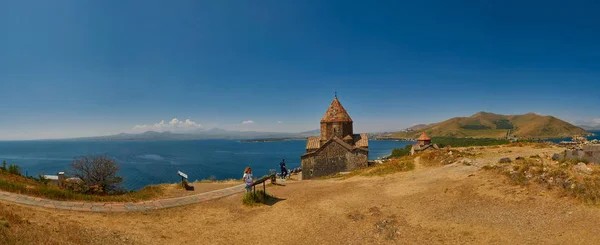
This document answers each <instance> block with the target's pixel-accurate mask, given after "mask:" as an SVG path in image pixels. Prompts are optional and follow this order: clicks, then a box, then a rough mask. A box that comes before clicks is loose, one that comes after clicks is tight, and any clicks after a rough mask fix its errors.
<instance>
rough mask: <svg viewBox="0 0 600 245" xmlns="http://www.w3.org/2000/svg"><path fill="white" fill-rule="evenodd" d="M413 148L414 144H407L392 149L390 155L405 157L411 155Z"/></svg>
mask: <svg viewBox="0 0 600 245" xmlns="http://www.w3.org/2000/svg"><path fill="white" fill-rule="evenodd" d="M411 148H412V145H407V146H405V147H404V148H394V149H393V150H392V155H390V157H392V158H399V157H403V156H408V155H410V150H411Z"/></svg>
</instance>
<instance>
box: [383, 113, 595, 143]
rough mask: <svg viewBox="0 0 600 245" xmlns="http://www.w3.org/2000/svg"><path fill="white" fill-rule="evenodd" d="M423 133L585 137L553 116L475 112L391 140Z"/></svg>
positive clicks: (486, 136) (474, 136) (477, 136)
mask: <svg viewBox="0 0 600 245" xmlns="http://www.w3.org/2000/svg"><path fill="white" fill-rule="evenodd" d="M423 132H427V134H429V135H430V136H432V137H434V136H446V137H462V138H465V137H472V138H503V137H506V136H507V134H510V135H511V136H515V137H518V138H562V137H571V136H573V135H585V134H587V132H586V130H585V129H583V128H581V127H577V126H574V125H572V124H570V123H568V122H565V121H563V120H560V119H558V118H556V117H553V116H541V115H537V114H535V113H527V114H523V115H500V114H494V113H489V112H478V113H476V114H475V115H472V116H470V117H455V118H451V119H448V120H446V121H443V122H440V123H433V124H429V125H416V126H413V127H411V128H409V129H407V130H404V131H401V132H395V133H392V134H391V136H392V137H394V138H417V137H419V135H420V134H421V133H423Z"/></svg>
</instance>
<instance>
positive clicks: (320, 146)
mask: <svg viewBox="0 0 600 245" xmlns="http://www.w3.org/2000/svg"><path fill="white" fill-rule="evenodd" d="M300 158H301V162H302V179H311V178H315V177H320V176H327V175H331V174H336V173H340V172H348V171H352V170H356V169H360V168H365V167H367V166H368V159H369V139H368V136H367V134H354V130H353V121H352V118H350V115H348V112H346V109H344V107H343V106H342V104H341V103H340V101H339V100H338V98H337V95H336V96H335V97H334V98H333V102H331V105H330V106H329V108H328V109H327V112H325V115H324V116H323V118H322V119H321V135H320V136H316V137H309V138H308V141H307V142H306V153H305V154H304V155H302V156H301V157H300Z"/></svg>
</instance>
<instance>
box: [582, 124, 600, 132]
mask: <svg viewBox="0 0 600 245" xmlns="http://www.w3.org/2000/svg"><path fill="white" fill-rule="evenodd" d="M577 126H579V127H580V128H582V129H585V130H587V131H600V125H596V126H591V125H577Z"/></svg>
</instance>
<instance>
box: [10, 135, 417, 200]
mask: <svg viewBox="0 0 600 245" xmlns="http://www.w3.org/2000/svg"><path fill="white" fill-rule="evenodd" d="M410 143H411V142H404V141H373V142H372V143H371V145H370V148H371V154H370V156H369V157H370V158H371V160H375V159H377V158H379V157H382V156H386V155H389V154H390V153H391V151H392V149H393V148H403V147H404V146H405V145H406V144H410ZM305 144H306V141H305V140H289V141H278V142H254V143H252V142H239V141H236V140H174V141H1V142H0V160H6V161H7V162H8V163H9V164H17V165H19V166H20V167H21V169H22V172H23V174H27V175H29V176H37V174H53V175H54V174H56V173H57V172H60V171H67V170H69V164H70V162H71V161H72V160H73V157H77V156H82V155H86V154H107V155H108V156H110V157H112V158H114V159H115V160H116V161H117V162H118V163H119V165H120V166H121V170H120V171H119V175H120V176H123V177H124V178H125V181H124V183H123V186H124V187H125V188H126V189H128V190H139V189H141V188H142V187H144V186H147V185H151V184H162V183H176V182H178V181H180V177H179V176H177V174H176V173H177V171H182V172H185V173H187V174H188V175H189V176H190V181H194V180H202V179H217V180H225V179H239V178H241V172H242V171H243V169H244V168H245V167H247V166H252V168H253V169H254V171H255V173H256V174H257V175H258V174H260V175H263V174H267V173H269V170H270V169H278V163H279V162H280V161H281V159H282V158H285V159H286V163H287V166H288V167H289V168H296V167H300V157H299V156H300V155H302V153H303V148H304V145H305Z"/></svg>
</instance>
